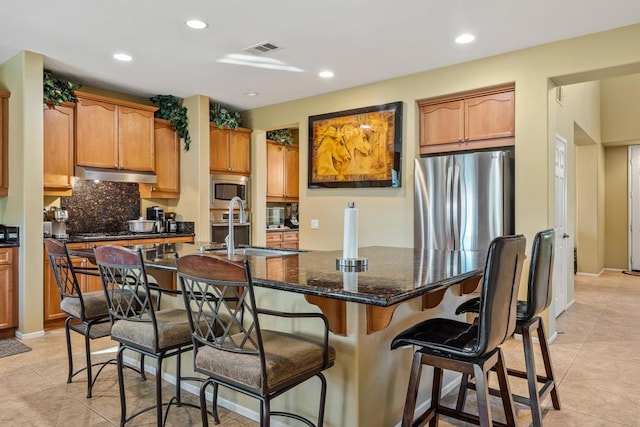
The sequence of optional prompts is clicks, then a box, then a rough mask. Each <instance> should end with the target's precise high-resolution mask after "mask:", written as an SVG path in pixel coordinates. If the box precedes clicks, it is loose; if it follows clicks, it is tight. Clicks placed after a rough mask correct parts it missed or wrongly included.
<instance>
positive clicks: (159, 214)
mask: <svg viewBox="0 0 640 427" xmlns="http://www.w3.org/2000/svg"><path fill="white" fill-rule="evenodd" d="M147 219H148V220H151V221H155V223H154V224H153V231H154V232H156V233H164V209H162V208H161V207H160V206H151V207H149V208H147Z"/></svg>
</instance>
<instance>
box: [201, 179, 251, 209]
mask: <svg viewBox="0 0 640 427" xmlns="http://www.w3.org/2000/svg"><path fill="white" fill-rule="evenodd" d="M234 197H240V199H241V200H242V205H243V207H244V209H245V210H247V209H249V208H250V206H249V205H250V204H249V177H247V176H241V175H222V174H212V175H211V206H210V207H211V209H229V202H230V201H231V199H233V198H234Z"/></svg>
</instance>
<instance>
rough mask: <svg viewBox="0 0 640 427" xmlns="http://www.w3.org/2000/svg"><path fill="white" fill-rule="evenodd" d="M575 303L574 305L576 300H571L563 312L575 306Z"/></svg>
mask: <svg viewBox="0 0 640 427" xmlns="http://www.w3.org/2000/svg"><path fill="white" fill-rule="evenodd" d="M575 303H576V299H575V298H574V299H572V300H571V301H569V302H568V303H567V306H566V307H565V309H564V310H565V311H567V310H569V309H570V308H571V306H572V305H573V304H575Z"/></svg>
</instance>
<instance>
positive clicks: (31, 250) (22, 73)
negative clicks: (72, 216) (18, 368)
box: [0, 52, 43, 336]
mask: <svg viewBox="0 0 640 427" xmlns="http://www.w3.org/2000/svg"><path fill="white" fill-rule="evenodd" d="M42 64H43V58H42V56H41V55H39V54H35V53H31V52H21V53H19V54H18V55H16V56H14V57H13V58H11V59H10V60H9V61H7V62H6V63H4V64H3V65H2V66H0V87H3V88H5V89H7V90H9V91H10V92H11V98H9V196H8V197H6V198H0V222H2V223H3V224H10V225H17V226H19V227H20V250H19V254H20V255H19V263H20V270H19V279H18V282H19V327H18V331H19V335H21V336H25V335H26V336H28V334H39V333H41V331H42V316H43V313H42V307H43V293H42V289H43V287H42V267H43V262H42V260H43V258H42V249H43V248H42V175H43V167H42V165H43V163H42V159H43V154H42V123H43V114H42Z"/></svg>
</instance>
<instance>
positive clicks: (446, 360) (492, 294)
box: [391, 235, 526, 427]
mask: <svg viewBox="0 0 640 427" xmlns="http://www.w3.org/2000/svg"><path fill="white" fill-rule="evenodd" d="M525 245H526V242H525V238H524V236H521V235H519V236H505V237H498V238H496V239H495V240H493V241H492V242H491V245H490V246H489V251H488V254H487V261H486V264H485V268H484V276H483V281H482V286H481V290H480V312H479V316H478V322H475V323H473V324H469V323H465V322H459V321H457V320H452V319H441V318H435V319H429V320H426V321H424V322H421V323H419V324H417V325H415V326H412V327H411V328H409V329H407V330H405V331H403V332H401V333H400V334H399V335H398V336H396V337H395V338H394V339H393V341H392V342H391V349H396V348H398V347H402V346H406V345H414V346H418V348H417V349H416V350H415V352H414V355H413V364H412V366H411V376H410V378H409V387H408V389H407V399H406V402H405V407H404V413H403V417H402V426H403V427H408V426H419V425H422V424H423V423H426V422H427V421H429V422H430V426H431V427H435V426H436V425H437V423H438V416H439V415H446V416H449V417H453V418H457V419H460V420H463V421H466V422H470V423H474V424H478V425H481V426H491V425H493V424H494V423H493V421H492V418H491V405H490V403H489V392H488V385H487V382H486V375H487V373H488V372H489V370H490V369H491V368H494V367H495V369H496V371H497V373H498V379H499V381H500V390H501V394H500V395H501V397H502V402H503V405H504V410H505V415H506V420H507V425H509V426H515V411H514V408H513V401H512V399H511V391H510V390H509V382H508V381H507V373H506V370H505V367H504V359H503V356H502V350H501V349H500V347H499V346H500V344H502V342H503V341H504V340H505V339H506V338H507V337H509V336H511V334H513V331H514V328H515V322H516V301H517V294H518V287H519V284H520V276H521V274H522V263H523V261H524V257H525V255H524V250H525ZM422 365H430V366H433V367H434V374H433V388H432V393H431V406H430V407H429V409H427V410H426V411H425V412H424V413H422V414H421V415H419V416H418V417H417V418H415V420H414V412H415V407H416V400H417V396H418V388H419V385H420V374H421V371H422ZM443 369H449V370H454V371H458V372H462V373H463V374H464V375H466V376H468V375H471V374H473V375H474V376H475V377H476V378H477V379H478V387H477V388H478V416H476V415H473V414H469V413H466V412H462V411H458V410H454V409H452V408H447V407H445V406H443V405H441V404H440V393H441V386H442V370H443ZM495 424H498V423H495Z"/></svg>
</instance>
